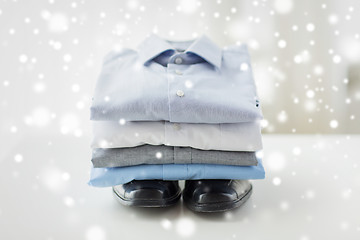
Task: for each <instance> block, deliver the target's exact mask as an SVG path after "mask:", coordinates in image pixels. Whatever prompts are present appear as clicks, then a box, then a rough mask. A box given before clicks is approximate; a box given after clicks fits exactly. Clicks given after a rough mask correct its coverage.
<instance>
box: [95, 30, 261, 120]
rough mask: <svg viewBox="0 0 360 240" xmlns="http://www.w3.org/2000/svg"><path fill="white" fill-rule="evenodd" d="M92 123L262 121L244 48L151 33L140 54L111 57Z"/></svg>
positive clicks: (97, 89)
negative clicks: (95, 121) (177, 39)
mask: <svg viewBox="0 0 360 240" xmlns="http://www.w3.org/2000/svg"><path fill="white" fill-rule="evenodd" d="M90 110H91V119H92V120H105V121H119V120H120V119H122V120H125V121H159V120H166V121H170V122H181V123H237V122H251V121H254V120H256V119H261V118H262V113H261V110H260V107H259V100H258V97H257V93H256V87H255V84H254V80H253V75H252V70H251V65H250V57H249V54H248V50H247V47H246V46H245V45H234V46H228V47H225V48H223V49H221V48H220V47H218V46H217V45H216V44H215V43H214V42H212V41H211V40H210V39H209V38H208V37H207V36H206V35H204V34H203V35H201V36H200V37H198V38H196V39H194V40H190V41H170V40H165V39H162V38H160V37H158V36H157V35H155V34H150V35H149V36H148V37H147V38H146V39H145V40H144V41H143V42H141V43H140V44H139V45H138V48H137V50H133V49H127V48H125V49H122V50H121V51H112V52H110V53H108V54H107V55H106V56H105V58H104V61H103V66H102V70H101V73H100V76H99V77H98V81H97V83H96V87H95V91H94V96H93V101H92V106H91V109H90Z"/></svg>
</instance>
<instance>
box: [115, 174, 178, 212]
mask: <svg viewBox="0 0 360 240" xmlns="http://www.w3.org/2000/svg"><path fill="white" fill-rule="evenodd" d="M113 191H114V194H115V196H116V197H117V199H118V200H119V201H120V202H121V203H122V204H124V205H127V206H137V207H167V206H171V205H173V204H175V203H176V202H177V201H178V200H179V199H180V197H181V189H180V187H179V182H178V181H161V180H143V181H140V180H134V181H131V182H129V183H126V184H122V185H117V186H114V187H113Z"/></svg>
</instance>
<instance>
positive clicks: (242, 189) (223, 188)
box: [183, 180, 252, 212]
mask: <svg viewBox="0 0 360 240" xmlns="http://www.w3.org/2000/svg"><path fill="white" fill-rule="evenodd" d="M251 193H252V185H251V183H250V182H249V181H247V180H191V181H190V180H187V181H186V182H185V188H184V191H183V200H184V203H185V205H186V206H187V207H188V208H189V209H190V210H192V211H195V212H222V211H227V210H230V209H233V208H237V207H240V206H241V205H242V204H243V203H244V202H246V200H247V199H248V198H249V197H250V195H251Z"/></svg>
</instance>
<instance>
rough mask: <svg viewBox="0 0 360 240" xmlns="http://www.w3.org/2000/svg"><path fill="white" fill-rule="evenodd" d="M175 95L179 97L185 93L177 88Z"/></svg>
mask: <svg viewBox="0 0 360 240" xmlns="http://www.w3.org/2000/svg"><path fill="white" fill-rule="evenodd" d="M176 95H178V96H179V97H183V96H184V95H185V93H184V92H183V91H181V90H177V91H176Z"/></svg>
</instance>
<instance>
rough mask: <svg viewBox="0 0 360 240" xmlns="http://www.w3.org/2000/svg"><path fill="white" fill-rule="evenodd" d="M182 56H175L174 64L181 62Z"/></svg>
mask: <svg viewBox="0 0 360 240" xmlns="http://www.w3.org/2000/svg"><path fill="white" fill-rule="evenodd" d="M182 61H183V60H182V58H180V57H178V58H175V63H176V64H181V63H182Z"/></svg>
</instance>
